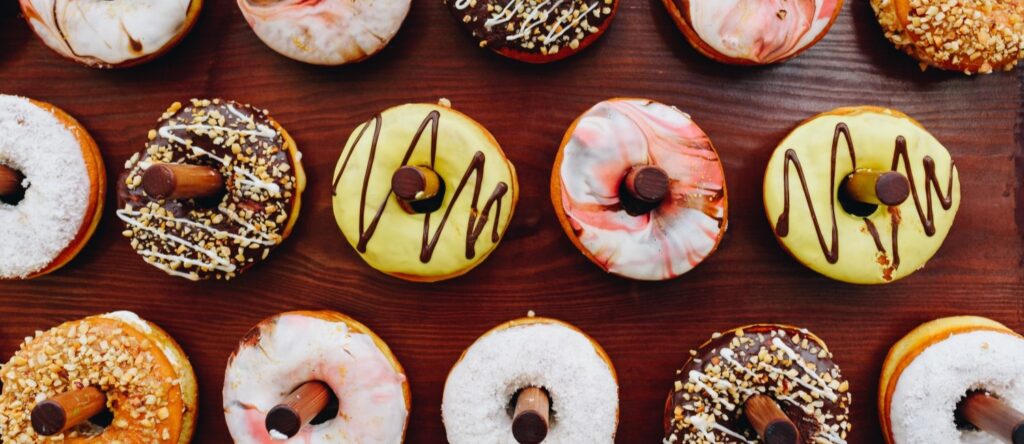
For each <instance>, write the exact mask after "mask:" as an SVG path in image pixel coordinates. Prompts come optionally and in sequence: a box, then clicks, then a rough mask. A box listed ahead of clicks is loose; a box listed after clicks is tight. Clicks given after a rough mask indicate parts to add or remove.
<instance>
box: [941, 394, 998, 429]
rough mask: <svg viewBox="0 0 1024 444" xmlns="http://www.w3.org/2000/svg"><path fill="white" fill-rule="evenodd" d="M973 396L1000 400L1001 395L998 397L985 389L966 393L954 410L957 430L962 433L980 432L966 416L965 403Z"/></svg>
mask: <svg viewBox="0 0 1024 444" xmlns="http://www.w3.org/2000/svg"><path fill="white" fill-rule="evenodd" d="M972 395H988V396H991V397H993V398H996V399H1000V397H999V395H997V394H995V393H992V392H990V391H988V390H984V389H971V390H968V391H967V392H966V393H964V395H963V396H962V397H961V398H960V400H959V401H957V403H956V407H955V408H954V409H955V410H953V421H954V423H955V424H956V428H957V430H961V431H978V430H980V429H979V428H978V427H976V426H975V425H974V424H971V422H970V421H968V420H967V417H966V416H965V415H964V403H965V402H966V401H967V399H968V398H970V397H971V396H972Z"/></svg>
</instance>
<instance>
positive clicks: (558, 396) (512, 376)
mask: <svg viewBox="0 0 1024 444" xmlns="http://www.w3.org/2000/svg"><path fill="white" fill-rule="evenodd" d="M527 389H532V390H536V389H540V390H542V391H543V392H544V394H545V396H546V397H547V398H548V399H549V404H548V408H549V409H550V412H548V411H547V410H548V409H544V410H545V411H544V412H543V416H544V417H545V418H549V421H550V422H549V425H547V427H546V428H545V429H546V430H545V432H544V433H546V435H542V436H539V438H540V439H524V438H522V437H520V436H515V437H514V435H513V433H514V432H513V430H514V426H513V424H514V422H513V417H512V415H511V413H512V412H511V411H510V410H509V406H510V405H515V404H517V403H518V398H521V397H522V396H523V395H522V393H523V392H525V391H526V390H527ZM441 414H442V418H443V420H444V427H445V431H446V433H447V435H448V441H449V442H451V443H452V444H464V443H465V444H469V443H473V444H475V443H482V442H488V443H496V442H507V443H514V442H516V441H517V440H518V441H519V442H521V443H526V442H533V443H539V442H540V441H541V440H542V441H543V442H544V443H545V444H559V443H583V442H585V443H595V444H596V443H612V442H614V440H615V429H616V427H617V426H618V421H619V388H618V379H617V376H616V374H615V367H614V366H613V365H612V362H611V359H610V358H609V357H608V355H607V354H606V353H605V352H604V349H602V348H601V346H600V345H599V344H598V343H597V342H595V341H594V339H593V338H591V337H590V336H587V334H586V333H583V332H582V331H580V330H579V329H577V328H576V327H574V326H572V325H569V324H567V323H565V322H562V321H558V320H555V319H549V318H542V317H535V316H533V315H532V313H531V316H530V317H527V318H520V319H516V320H513V321H510V322H506V323H504V324H501V325H499V326H497V327H495V328H494V329H492V330H490V331H488V332H487V333H484V334H483V336H481V337H480V338H479V339H477V340H476V342H474V343H473V345H471V346H470V347H469V348H468V349H466V351H465V352H463V353H462V356H461V357H459V360H458V362H456V363H455V365H454V366H453V367H452V370H451V372H450V373H449V374H448V380H447V381H446V382H445V385H444V395H443V398H442V403H441ZM545 422H547V421H545Z"/></svg>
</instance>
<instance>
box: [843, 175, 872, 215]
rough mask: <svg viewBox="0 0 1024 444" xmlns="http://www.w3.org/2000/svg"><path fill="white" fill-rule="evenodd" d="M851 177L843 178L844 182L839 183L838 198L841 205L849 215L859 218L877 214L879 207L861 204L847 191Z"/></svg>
mask: <svg viewBox="0 0 1024 444" xmlns="http://www.w3.org/2000/svg"><path fill="white" fill-rule="evenodd" d="M849 180H850V176H846V177H845V178H843V181H842V182H840V183H839V191H838V192H837V195H836V198H837V200H839V205H840V206H841V207H842V208H843V211H846V212H847V213H849V214H852V215H854V216H857V217H868V216H870V215H872V214H875V212H876V211H878V205H875V204H869V203H864V202H860V201H858V200H856V199H854V198H853V197H852V196H850V193H848V192H847V191H846V183H847V182H849Z"/></svg>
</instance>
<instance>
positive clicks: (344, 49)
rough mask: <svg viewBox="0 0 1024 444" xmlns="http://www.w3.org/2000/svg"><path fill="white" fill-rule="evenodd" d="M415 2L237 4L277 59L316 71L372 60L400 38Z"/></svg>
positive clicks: (256, 0)
mask: <svg viewBox="0 0 1024 444" xmlns="http://www.w3.org/2000/svg"><path fill="white" fill-rule="evenodd" d="M411 4H412V1H411V0H387V1H377V2H365V1H364V2H359V1H352V0H317V1H307V0H273V1H267V0H238V7H239V8H240V9H241V10H242V15H244V16H245V20H246V21H247V22H249V26H250V27H251V28H252V30H253V31H255V32H256V36H258V37H259V38H260V40H263V43H265V44H266V45H267V46H269V47H270V48H271V49H273V50H274V51H277V52H278V53H279V54H281V55H283V56H285V57H288V58H291V59H294V60H298V61H300V62H305V63H312V64H315V65H344V64H346V63H353V62H359V61H362V60H365V59H368V58H370V57H371V56H373V55H374V54H376V53H378V52H380V51H381V50H382V49H384V47H385V46H387V45H388V42H390V41H391V39H392V38H393V37H394V36H395V34H398V29H399V28H401V27H402V22H404V21H405V17H406V15H408V14H409V7H410V5H411Z"/></svg>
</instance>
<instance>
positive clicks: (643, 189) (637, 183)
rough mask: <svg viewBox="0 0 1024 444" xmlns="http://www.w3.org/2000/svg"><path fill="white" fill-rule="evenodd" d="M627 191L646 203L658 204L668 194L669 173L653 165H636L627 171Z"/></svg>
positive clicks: (634, 197)
mask: <svg viewBox="0 0 1024 444" xmlns="http://www.w3.org/2000/svg"><path fill="white" fill-rule="evenodd" d="M625 185H626V191H628V192H629V195H630V197H632V198H633V199H636V200H638V201H640V202H643V203H646V204H657V203H660V202H661V201H662V200H665V196H667V195H668V174H665V170H663V169H661V168H658V167H656V166H653V165H645V166H635V167H633V168H631V169H630V170H629V172H628V173H626V179H625Z"/></svg>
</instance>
